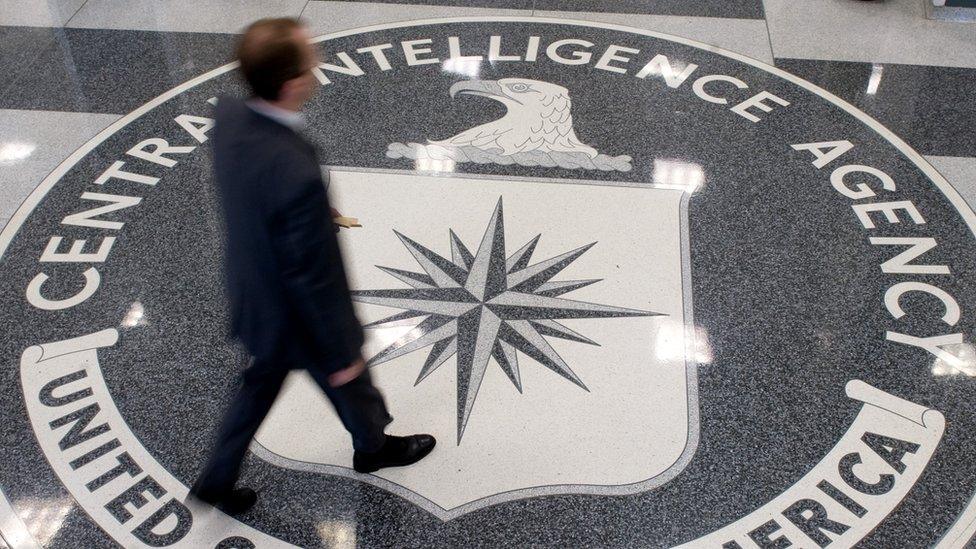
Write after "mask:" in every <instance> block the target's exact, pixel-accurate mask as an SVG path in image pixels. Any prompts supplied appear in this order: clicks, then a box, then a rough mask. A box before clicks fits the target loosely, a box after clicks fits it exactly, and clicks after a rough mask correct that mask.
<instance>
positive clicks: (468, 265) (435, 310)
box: [352, 198, 660, 444]
mask: <svg viewBox="0 0 976 549" xmlns="http://www.w3.org/2000/svg"><path fill="white" fill-rule="evenodd" d="M394 233H396V235H397V237H398V238H399V239H400V241H401V242H402V243H403V245H404V246H406V248H407V249H408V250H409V251H410V253H411V254H412V255H413V257H414V259H415V260H416V261H417V263H418V264H419V265H420V267H421V268H422V269H423V271H424V272H422V273H416V272H411V271H404V270H400V269H393V268H390V267H379V269H381V270H383V271H384V272H386V273H387V274H389V275H391V276H393V277H394V278H396V279H398V280H399V281H401V282H403V283H404V284H406V285H407V286H410V287H409V288H400V289H390V290H360V291H354V292H352V295H353V299H354V300H355V301H358V302H361V303H369V304H373V305H380V306H384V307H392V308H397V309H403V310H404V311H403V312H401V313H398V314H395V315H393V316H390V317H387V318H384V319H382V320H378V321H376V322H372V323H370V324H367V325H366V326H365V327H366V328H378V327H382V326H389V325H393V324H395V323H398V322H401V321H403V320H406V319H417V318H420V317H424V318H423V320H421V321H420V322H419V324H417V325H416V326H415V327H414V328H413V329H412V330H410V331H409V332H408V333H407V334H405V335H404V336H403V337H401V338H400V339H399V340H397V341H396V342H394V343H393V344H392V345H390V346H389V347H387V348H385V349H383V350H382V351H380V352H379V353H377V354H376V355H375V356H373V357H372V358H371V359H370V360H369V365H370V366H376V365H378V364H382V363H384V362H388V361H390V360H393V359H395V358H399V357H401V356H404V355H406V354H408V353H412V352H414V351H417V350H420V349H423V348H426V347H430V346H433V347H432V349H431V351H430V353H429V354H428V355H427V360H426V362H425V363H424V366H423V368H421V370H420V375H419V376H418V377H417V381H416V383H420V382H421V381H423V380H424V379H425V378H426V377H427V376H429V375H430V374H431V373H432V372H433V371H434V370H436V369H437V368H438V367H440V366H441V365H442V364H444V363H445V362H446V361H447V360H448V359H450V358H451V357H452V356H454V355H455V354H456V355H457V442H458V444H460V443H461V437H462V436H463V435H464V429H465V426H466V425H467V423H468V418H469V417H470V416H471V410H472V409H473V408H474V402H475V398H476V397H477V395H478V390H479V388H480V386H481V382H482V380H483V379H484V376H485V372H486V371H487V369H488V362H489V359H491V358H494V359H495V362H496V363H497V364H498V366H500V367H501V369H502V371H504V372H505V375H506V376H508V379H509V380H511V382H512V384H513V385H515V388H516V389H518V391H519V392H520V393H521V392H522V381H521V377H520V376H519V364H518V352H521V353H522V354H524V355H527V356H529V357H530V358H532V359H533V360H535V361H537V362H539V363H540V364H542V365H543V366H545V367H546V368H549V369H550V370H552V371H553V372H555V373H557V374H559V375H560V376H562V377H564V378H566V379H568V380H569V381H571V382H573V383H574V384H576V385H578V386H579V387H580V388H582V389H584V390H587V391H588V389H587V388H586V386H585V385H584V384H583V381H582V380H580V378H579V377H578V376H577V375H576V373H574V372H573V370H571V369H570V367H569V366H568V365H567V364H566V361H565V360H563V358H562V357H560V356H559V354H558V353H557V352H556V351H555V349H553V348H552V346H551V345H549V343H548V341H547V340H546V337H554V338H558V339H565V340H569V341H575V342H579V343H586V344H589V345H597V343H596V342H595V341H593V340H591V339H589V338H587V337H585V336H583V335H581V334H579V333H577V332H575V331H573V330H571V329H570V328H568V327H566V326H564V325H562V324H560V323H559V322H556V321H557V320H563V319H582V318H613V317H633V316H656V315H660V313H653V312H649V311H640V310H636V309H627V308H623V307H613V306H609V305H599V304H595V303H587V302H584V301H574V300H571V299H565V298H562V297H560V296H561V295H563V294H566V293H569V292H572V291H573V290H577V289H579V288H582V287H584V286H588V285H590V284H593V283H595V282H599V280H562V281H554V280H553V278H554V277H555V276H556V275H558V274H559V273H560V272H561V271H562V270H563V269H565V268H566V267H567V266H569V265H570V264H571V263H572V262H573V261H575V260H576V259H577V258H578V257H580V256H581V255H583V254H584V253H585V252H586V251H587V250H589V249H590V248H591V247H592V246H593V245H594V244H595V243H593V244H588V245H586V246H583V247H581V248H577V249H575V250H572V251H569V252H566V253H564V254H561V255H557V256H555V257H552V258H550V259H546V260H545V261H541V262H539V263H535V264H532V265H530V264H529V262H530V260H531V257H532V253H533V251H534V250H535V247H536V244H538V242H539V238H540V236H541V235H539V236H536V237H535V238H533V239H532V240H530V241H529V242H528V243H527V244H525V245H524V246H522V247H521V248H520V249H519V250H518V251H516V252H515V253H514V254H512V255H510V256H506V252H505V227H504V220H503V215H502V199H501V198H499V199H498V203H497V205H496V206H495V211H494V214H493V215H492V217H491V221H489V222H488V228H487V229H486V230H485V234H484V236H483V237H482V239H481V244H480V245H479V246H478V251H477V252H476V253H475V254H472V253H471V252H470V251H469V250H468V248H467V247H465V245H464V243H463V242H461V239H460V238H458V236H457V235H456V234H455V233H454V231H450V239H451V258H450V259H447V258H445V257H442V256H441V255H439V254H437V253H436V252H434V251H432V250H430V249H429V248H426V247H424V246H422V245H420V244H418V243H417V242H415V241H414V240H411V239H410V238H408V237H407V236H404V235H403V234H401V233H399V232H397V231H394Z"/></svg>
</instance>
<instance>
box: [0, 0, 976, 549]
mask: <svg viewBox="0 0 976 549" xmlns="http://www.w3.org/2000/svg"><path fill="white" fill-rule="evenodd" d="M472 22H474V23H507V22H514V23H540V24H550V25H565V26H578V27H590V28H603V29H608V30H613V31H619V32H626V33H631V34H636V35H640V36H648V37H652V38H659V39H662V40H667V41H670V42H676V43H679V44H683V45H686V46H691V47H693V48H697V49H700V50H705V51H708V52H711V53H715V54H718V55H721V56H723V57H727V58H730V59H733V60H736V61H739V62H742V63H745V64H747V65H751V66H753V67H756V68H758V69H760V70H763V71H765V72H767V73H769V74H771V75H774V76H777V77H779V78H781V79H783V80H786V81H787V82H790V83H792V84H794V85H797V86H799V87H801V88H803V89H805V90H807V91H809V92H811V93H813V94H815V95H817V96H819V97H821V98H823V99H824V100H826V101H828V102H830V103H832V104H834V105H835V106H837V107H839V108H840V109H841V110H843V111H845V112H847V113H848V114H850V115H852V116H853V117H854V118H856V119H857V120H859V121H860V122H862V123H863V124H864V125H866V126H868V128H870V129H871V130H873V131H874V132H875V133H877V134H878V135H880V136H881V137H882V138H884V139H885V140H886V141H888V142H889V143H891V144H892V145H893V146H894V147H895V148H896V149H898V150H899V151H900V152H901V153H902V154H904V155H905V157H906V158H907V159H908V160H910V161H911V162H912V163H913V164H915V165H916V166H917V167H918V168H919V169H920V170H921V171H922V173H924V174H925V176H926V177H927V178H928V179H929V180H930V181H932V182H933V183H935V185H936V187H937V188H938V190H939V191H940V192H941V193H942V194H943V195H945V196H946V198H948V199H949V201H950V202H951V203H952V205H953V206H954V207H955V209H956V211H957V212H958V213H959V214H960V215H961V216H962V219H963V220H964V221H965V222H966V225H968V226H969V229H970V231H971V232H972V233H973V235H974V236H976V211H974V209H973V208H972V207H971V206H970V205H969V204H968V203H967V202H966V200H965V199H963V197H962V196H961V195H960V194H959V192H958V191H957V190H956V189H955V188H954V187H953V186H952V184H951V183H949V181H948V180H947V179H946V178H945V177H944V176H943V175H942V174H941V173H939V171H938V170H937V169H936V168H935V167H934V166H932V165H931V164H930V163H929V162H928V161H927V160H925V158H924V157H923V156H922V155H921V154H919V153H918V152H917V151H916V150H914V149H913V148H912V147H911V146H910V145H909V144H908V143H906V142H905V141H904V140H902V139H901V138H900V137H898V136H897V135H895V134H894V133H893V132H892V131H891V130H889V129H888V128H887V127H885V126H884V125H882V124H881V123H880V122H878V121H877V120H875V119H874V118H872V117H871V116H870V115H868V114H867V113H865V112H863V111H861V110H860V109H858V108H857V107H855V106H854V105H852V104H850V103H848V102H847V101H845V100H843V99H841V98H840V97H838V96H836V95H834V94H832V93H830V92H829V91H827V90H825V89H823V88H821V87H819V86H817V85H815V84H813V83H811V82H808V81H806V80H803V79H802V78H799V77H797V76H795V75H792V74H790V73H788V72H786V71H783V70H782V69H779V68H777V67H775V66H773V65H770V64H768V63H765V62H763V61H759V60H758V59H754V58H752V57H748V56H745V55H742V54H739V53H735V52H732V51H729V50H726V49H724V48H720V47H718V46H713V45H709V44H705V43H703V42H699V41H696V40H691V39H688V38H683V37H680V36H674V35H671V34H667V33H662V32H657V31H651V30H647V29H640V28H636V27H630V26H626V25H618V24H614V23H604V22H599V21H585V20H581V19H562V18H556V17H533V16H528V17H527V16H484V17H478V16H466V17H444V18H434V19H415V20H406V21H397V22H392V23H383V24H378V25H370V26H366V27H358V28H354V29H348V30H344V31H340V32H335V33H329V34H323V35H319V36H316V37H314V38H313V39H312V40H311V42H312V43H313V44H317V43H319V42H324V41H327V40H332V39H335V38H342V37H346V36H353V35H357V34H364V33H367V32H374V31H382V30H389V29H397V28H410V27H421V26H430V25H442V24H449V23H472ZM237 67H238V63H237V62H236V61H235V62H231V63H228V64H226V65H222V66H220V67H217V68H215V69H213V70H210V71H208V72H206V73H204V74H201V75H199V76H197V77H196V78H193V79H191V80H188V81H187V82H184V83H183V84H181V85H179V86H177V87H175V88H172V89H170V90H168V91H166V92H164V93H162V94H160V95H159V96H157V97H155V98H153V99H152V100H150V101H148V102H147V103H145V104H143V105H142V106H140V107H139V108H137V109H135V110H134V111H132V112H130V113H128V114H126V115H124V116H122V117H121V118H119V119H118V120H116V121H115V122H113V123H112V124H110V125H109V126H107V127H106V128H104V129H103V130H102V131H100V132H99V133H98V134H96V135H95V136H94V137H92V138H91V139H90V140H88V141H87V142H86V143H85V144H84V145H82V146H81V147H80V148H78V149H77V150H75V151H74V152H72V153H71V155H69V156H68V157H67V158H66V159H65V160H64V161H62V162H61V163H60V164H59V165H58V166H57V167H56V168H55V169H54V170H53V171H52V172H51V173H50V174H48V175H47V177H45V178H44V180H43V181H41V183H39V184H38V185H37V187H35V188H34V190H33V191H31V193H30V194H29V195H28V196H27V198H25V199H24V201H23V202H22V203H21V205H20V206H19V207H18V208H17V210H16V212H15V213H14V214H13V216H11V218H10V220H9V221H8V222H7V224H6V226H4V227H3V230H2V231H0V260H2V259H3V257H4V255H5V254H6V251H7V248H8V247H9V245H10V243H11V242H12V241H13V238H14V236H16V234H17V233H18V232H19V231H20V228H21V226H22V225H23V223H24V221H26V220H27V217H28V216H29V215H30V214H31V213H33V211H34V209H35V208H36V207H37V205H38V204H40V202H41V200H43V199H44V198H45V197H46V196H47V194H48V192H49V191H50V190H51V189H52V188H53V187H54V185H56V184H57V183H58V182H59V181H60V180H61V178H62V177H63V176H64V175H65V174H66V173H67V172H68V171H69V170H70V169H71V168H73V167H74V166H75V164H77V163H78V161H79V160H81V159H82V158H84V157H85V156H86V155H88V154H89V153H90V152H92V151H93V150H94V149H95V148H96V147H97V146H98V145H100V144H101V143H102V142H103V141H105V140H106V139H107V138H108V137H110V136H111V135H113V134H115V133H117V132H118V131H119V130H121V129H122V128H124V127H126V126H128V125H129V124H130V123H132V122H133V121H135V120H137V119H138V118H140V117H141V116H142V115H144V114H146V113H148V112H149V111H151V110H153V109H154V108H156V107H158V106H159V105H161V104H163V103H164V102H166V101H168V100H170V99H172V98H174V97H176V96H178V95H180V94H181V93H183V92H185V91H187V90H189V89H191V88H194V87H195V86H197V85H199V84H201V83H203V82H206V81H208V80H211V79H213V78H214V77H217V76H219V75H221V74H224V73H226V72H229V71H231V70H234V69H236V68H237ZM0 495H2V492H0ZM973 535H976V494H973V496H972V497H971V498H970V501H969V503H968V504H967V505H966V508H965V509H964V510H963V512H962V513H961V514H960V515H959V516H958V517H957V518H956V520H955V522H954V523H953V525H952V526H951V527H950V528H949V530H948V531H946V532H945V534H943V536H942V538H941V539H940V540H939V542H938V543H937V544H936V545H935V549H949V548H955V547H960V548H961V547H964V546H965V545H966V543H967V542H968V541H969V539H970V538H971V537H972V536H973Z"/></svg>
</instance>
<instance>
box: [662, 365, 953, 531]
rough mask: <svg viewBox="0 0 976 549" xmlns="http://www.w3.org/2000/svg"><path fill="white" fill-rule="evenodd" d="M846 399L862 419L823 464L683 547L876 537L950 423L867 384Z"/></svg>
mask: <svg viewBox="0 0 976 549" xmlns="http://www.w3.org/2000/svg"><path fill="white" fill-rule="evenodd" d="M846 392H847V396H849V397H850V398H852V399H854V400H858V401H860V402H862V403H863V404H862V406H861V411H860V413H858V415H857V418H855V420H854V423H853V424H851V427H850V428H849V429H848V430H847V432H846V433H844V436H843V437H842V438H841V439H840V441H839V442H838V443H837V444H836V445H835V446H834V447H833V449H831V451H830V453H828V454H827V456H826V457H824V459H822V460H821V461H820V463H818V464H817V465H816V466H815V467H814V468H813V469H811V470H810V472H808V473H807V474H806V475H804V477H803V478H802V479H800V481H799V482H797V483H796V484H794V485H793V486H792V487H790V488H789V489H788V490H787V491H785V492H783V493H782V494H780V495H779V496H777V497H776V498H775V499H773V500H772V501H770V502H769V503H768V504H766V505H764V506H762V507H761V508H759V509H758V510H757V511H755V512H753V513H752V514H750V515H748V516H746V517H744V518H741V519H739V520H737V521H735V522H733V523H732V524H729V525H728V526H725V527H724V528H722V529H720V530H717V531H715V532H712V533H711V534H709V535H707V536H704V537H701V538H698V539H697V540H694V541H692V542H689V543H687V544H685V545H682V546H681V547H682V548H693V547H694V548H697V547H722V548H723V549H750V548H755V547H763V548H765V547H811V546H819V547H825V546H827V545H828V544H829V545H830V546H831V547H852V546H854V544H856V543H857V542H858V541H860V540H861V539H862V538H864V537H865V536H866V535H867V534H868V533H869V532H871V531H872V530H874V528H875V527H877V526H878V524H880V523H881V521H882V520H884V518H885V517H887V516H888V515H889V514H890V513H891V512H892V511H893V510H894V509H895V507H897V506H898V504H899V503H900V502H901V500H902V499H903V498H904V497H905V495H906V494H907V493H908V491H909V490H911V488H912V486H914V485H915V482H916V481H918V479H919V477H920V476H921V475H922V472H923V471H924V470H925V467H926V466H927V465H928V463H929V460H930V459H931V458H932V454H933V453H934V452H935V449H936V447H937V446H938V445H939V441H940V440H941V439H942V433H943V430H944V429H945V418H944V417H943V415H942V413H941V412H938V411H936V410H932V409H928V408H926V407H924V406H920V405H918V404H914V403H911V402H908V401H906V400H903V399H900V398H898V397H896V396H893V395H890V394H888V393H885V392H884V391H881V390H879V389H876V388H874V387H872V386H870V385H868V384H867V383H864V382H863V381H859V380H853V381H850V382H848V383H847V387H846ZM716 503H718V502H716Z"/></svg>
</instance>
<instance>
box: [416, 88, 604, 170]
mask: <svg viewBox="0 0 976 549" xmlns="http://www.w3.org/2000/svg"><path fill="white" fill-rule="evenodd" d="M450 93H451V97H452V98H454V97H457V96H458V95H474V96H478V97H487V98H489V99H493V100H495V101H498V102H499V103H502V104H503V105H505V107H506V109H507V112H506V113H505V116H503V117H502V118H500V119H498V120H495V121H493V122H489V123H487V124H482V125H481V126H477V127H475V128H471V129H470V130H467V131H464V132H461V133H460V134H458V135H456V136H454V137H452V138H450V139H445V140H443V141H431V143H432V144H435V145H441V146H472V147H477V148H479V149H482V150H486V151H489V150H494V151H499V152H500V153H501V154H502V155H505V156H508V155H513V154H517V153H521V152H533V151H534V152H538V153H578V154H584V155H586V156H588V157H591V158H592V157H595V156H597V152H596V149H594V148H593V147H590V146H589V145H585V144H583V143H582V142H580V140H579V139H578V138H577V137H576V133H575V132H574V130H573V116H572V114H570V110H571V108H572V102H571V101H570V99H569V90H567V89H566V88H564V87H562V86H559V85H557V84H552V83H549V82H541V81H539V80H530V79H528V78H502V79H500V80H465V81H462V82H457V83H455V84H454V85H452V86H451V89H450Z"/></svg>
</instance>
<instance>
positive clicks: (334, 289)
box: [272, 155, 363, 370]
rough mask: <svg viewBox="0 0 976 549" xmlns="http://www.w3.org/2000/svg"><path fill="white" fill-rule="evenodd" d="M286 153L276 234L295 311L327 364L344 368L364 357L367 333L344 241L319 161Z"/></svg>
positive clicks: (274, 217) (275, 215)
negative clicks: (347, 270)
mask: <svg viewBox="0 0 976 549" xmlns="http://www.w3.org/2000/svg"><path fill="white" fill-rule="evenodd" d="M289 156H291V155H280V156H279V157H278V158H279V161H278V163H277V165H276V170H275V171H276V172H277V173H276V177H275V179H276V180H277V181H276V183H278V184H280V186H279V187H278V188H277V191H280V192H278V193H276V194H277V195H278V198H279V200H275V201H273V202H275V203H277V207H276V208H275V210H276V211H275V212H274V213H273V214H272V224H273V227H272V234H273V235H275V240H276V242H275V249H276V252H277V254H278V261H279V269H280V271H281V275H282V280H283V282H284V285H285V291H286V292H287V293H288V297H289V301H290V303H291V305H292V307H293V309H294V310H296V311H298V313H299V315H300V316H301V320H302V321H303V323H304V324H305V326H307V327H308V328H309V331H310V333H311V335H312V337H314V338H315V340H316V343H317V344H318V347H319V348H320V349H321V351H322V358H323V359H324V360H325V361H326V362H327V364H323V365H322V366H325V367H326V368H328V369H330V370H338V369H341V368H343V367H345V366H347V365H349V364H350V363H352V361H353V360H356V359H357V358H359V357H360V349H361V347H362V344H363V331H362V327H361V325H360V323H359V320H358V319H357V318H356V315H355V312H354V310H353V306H352V300H351V298H350V295H349V286H348V283H347V281H346V273H345V269H344V267H343V264H342V256H341V253H340V250H339V242H338V240H337V239H336V235H335V232H334V229H333V225H332V218H331V214H330V208H329V204H328V198H327V195H326V193H325V187H324V184H323V181H322V178H321V174H320V172H319V168H318V165H317V164H315V163H314V162H309V160H308V159H305V158H301V159H298V158H291V159H289V158H288V157H289Z"/></svg>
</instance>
